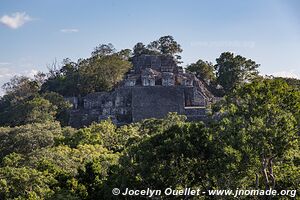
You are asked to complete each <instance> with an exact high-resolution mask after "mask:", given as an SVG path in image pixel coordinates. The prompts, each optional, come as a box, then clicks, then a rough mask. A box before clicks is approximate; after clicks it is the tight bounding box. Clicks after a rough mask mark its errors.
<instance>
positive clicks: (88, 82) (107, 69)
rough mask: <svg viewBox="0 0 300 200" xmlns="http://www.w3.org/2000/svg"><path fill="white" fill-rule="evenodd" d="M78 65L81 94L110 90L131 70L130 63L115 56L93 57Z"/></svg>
mask: <svg viewBox="0 0 300 200" xmlns="http://www.w3.org/2000/svg"><path fill="white" fill-rule="evenodd" d="M79 65H80V69H79V73H80V77H81V83H80V89H81V93H82V94H88V93H92V92H99V91H109V90H111V89H112V88H113V87H114V86H116V85H117V83H118V82H120V81H121V80H122V79H123V77H124V75H125V73H126V72H127V71H128V70H129V69H130V68H131V64H130V62H128V61H127V60H124V59H123V58H122V57H120V56H119V55H117V54H113V55H106V56H94V57H91V58H89V59H86V60H83V61H81V62H80V63H79Z"/></svg>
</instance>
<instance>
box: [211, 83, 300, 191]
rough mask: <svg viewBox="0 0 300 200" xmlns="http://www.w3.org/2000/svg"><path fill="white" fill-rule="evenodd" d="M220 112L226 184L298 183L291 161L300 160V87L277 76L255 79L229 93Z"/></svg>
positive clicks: (218, 130)
mask: <svg viewBox="0 0 300 200" xmlns="http://www.w3.org/2000/svg"><path fill="white" fill-rule="evenodd" d="M220 113H223V114H222V117H221V119H219V122H218V123H217V126H216V131H215V132H216V133H217V137H218V138H219V141H220V145H219V146H223V147H224V153H225V154H224V157H223V158H222V159H224V161H223V163H224V169H226V170H228V171H227V173H225V172H224V173H223V174H222V173H220V175H221V174H222V175H221V176H220V179H219V180H220V184H221V185H223V187H228V186H231V187H246V188H247V187H256V188H260V189H270V188H272V189H277V188H280V189H284V186H288V187H289V188H290V189H296V188H297V187H299V178H296V177H297V176H298V177H299V175H300V173H299V172H300V170H299V169H300V167H299V164H297V163H298V162H297V161H296V162H293V160H299V158H300V154H299V144H300V140H299V139H300V138H299V122H300V120H299V119H300V118H299V116H300V92H299V91H297V90H295V88H293V87H289V86H288V85H287V84H286V83H285V82H283V81H279V80H260V81H254V82H253V83H251V84H246V85H245V86H243V87H240V88H238V89H237V90H235V91H234V92H233V93H232V94H230V95H228V96H227V97H226V99H225V101H224V103H223V106H222V109H221V111H220ZM220 113H219V114H220ZM225 160H227V161H225ZM287 165H290V166H291V168H290V169H286V166H287ZM226 170H225V171H226ZM297 171H298V172H297ZM289 174H293V175H292V176H291V178H290V179H286V177H288V176H289Z"/></svg>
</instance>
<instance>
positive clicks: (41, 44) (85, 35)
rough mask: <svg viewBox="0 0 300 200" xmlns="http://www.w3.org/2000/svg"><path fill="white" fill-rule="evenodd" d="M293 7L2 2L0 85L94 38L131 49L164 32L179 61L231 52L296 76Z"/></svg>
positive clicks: (217, 2) (297, 27) (161, 0)
mask: <svg viewBox="0 0 300 200" xmlns="http://www.w3.org/2000/svg"><path fill="white" fill-rule="evenodd" d="M299 10H300V1H297V0H285V1H283V0H251V1H250V0H248V1H247V0H245V1H241V0H226V1H225V0H224V1H221V0H207V1H204V0H203V1H200V0H185V1H184V0H181V1H179V0H151V1H146V0H145V1H141V0H111V1H108V0H106V1H104V0H103V1H102V0H43V1H41V0H1V1H0V84H1V85H2V84H3V83H4V82H6V81H8V80H9V78H10V77H11V76H12V75H15V74H23V75H28V76H32V75H33V74H34V73H36V72H37V71H45V72H46V71H47V65H49V64H51V63H53V61H54V60H57V61H58V62H61V60H62V59H63V58H66V57H68V58H71V59H72V60H74V61H76V60H77V59H78V58H85V57H88V56H89V55H90V53H91V51H92V50H93V48H94V47H95V46H97V45H98V44H103V43H109V42H111V43H113V44H114V46H115V47H116V48H117V49H123V48H132V47H133V46H134V44H136V43H137V42H143V43H145V44H148V43H149V42H150V41H153V40H155V39H158V38H159V37H160V36H164V35H172V36H174V38H175V40H176V41H177V42H178V43H180V44H181V45H182V47H183V49H184V51H183V53H182V58H183V61H184V63H183V65H184V66H185V65H187V64H189V63H192V62H195V61H197V60H198V59H200V58H201V59H203V60H208V61H212V62H215V59H216V58H217V57H218V56H219V55H220V54H221V53H222V52H224V51H232V52H234V53H236V54H240V55H242V56H245V57H247V58H251V59H253V60H255V61H256V62H257V63H260V64H261V67H260V69H259V70H260V72H261V73H262V74H275V75H281V76H292V77H299V78H300V59H299V58H300V45H299V44H300V12H299Z"/></svg>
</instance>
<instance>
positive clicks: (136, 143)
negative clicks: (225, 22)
mask: <svg viewBox="0 0 300 200" xmlns="http://www.w3.org/2000/svg"><path fill="white" fill-rule="evenodd" d="M181 51H182V49H181V47H180V45H179V44H177V42H176V41H175V40H174V39H173V37H171V36H165V37H161V38H160V39H159V40H157V41H154V42H152V43H150V44H149V45H148V46H147V47H146V46H145V45H143V44H142V43H138V44H136V45H135V47H134V49H133V53H132V54H131V50H129V49H124V50H121V51H119V52H117V51H116V50H115V49H114V47H113V46H112V45H111V44H107V45H99V46H98V47H96V48H95V50H94V51H93V52H92V55H91V57H90V58H87V59H82V60H79V61H78V62H77V63H75V62H72V61H70V60H65V61H64V62H63V66H62V67H61V68H60V69H55V68H53V69H51V70H50V72H49V74H48V75H45V74H42V73H40V74H38V75H37V76H36V77H35V78H33V79H30V78H26V77H14V78H13V79H12V80H11V81H10V82H9V83H7V84H5V85H4V89H5V91H6V94H5V95H4V96H3V97H1V99H0V199H15V200H23V199H24V200H25V199H26V200H27V199H29V200H38V199H39V200H40V199H46V200H57V199H58V200H65V199H70V200H80V199H85V200H94V199H141V198H142V197H141V196H126V197H125V196H122V195H119V196H114V195H112V189H113V188H119V189H120V190H121V191H122V192H123V191H124V190H125V189H126V188H130V189H147V188H150V189H161V190H164V189H165V188H168V187H171V188H174V189H183V188H193V189H200V190H201V191H208V190H211V189H232V190H235V189H236V188H240V189H262V190H265V189H276V190H279V191H280V190H283V189H288V190H299V188H300V131H299V128H300V90H299V85H300V84H299V80H297V79H287V78H273V77H266V78H263V77H258V76H257V73H258V72H257V67H258V65H257V64H256V63H255V62H254V61H252V60H250V59H246V58H244V57H242V56H239V55H237V56H234V55H233V54H232V53H229V52H226V53H223V54H221V56H220V58H218V59H217V64H216V65H215V66H213V65H212V63H210V62H205V61H202V60H198V61H197V62H196V63H193V64H191V65H189V66H188V67H187V70H189V71H190V72H194V73H195V74H196V75H197V76H198V77H199V78H200V79H201V80H202V81H203V82H204V84H206V85H207V86H208V87H210V89H216V88H217V86H220V87H219V88H221V89H218V92H220V91H221V90H222V89H223V90H224V91H225V92H226V93H225V94H226V96H225V97H224V98H223V99H222V100H220V101H219V102H218V103H216V104H214V105H213V106H212V112H211V115H210V116H208V118H207V120H206V121H205V123H204V122H202V121H195V122H187V121H186V119H187V118H186V116H180V115H177V114H176V113H169V114H168V116H166V117H165V118H164V119H146V120H144V121H141V122H138V123H132V124H127V125H124V126H121V127H117V126H116V125H114V124H113V123H112V121H111V120H110V119H108V120H105V121H101V122H99V123H93V124H91V125H90V126H88V127H84V128H80V129H74V128H71V127H68V126H67V122H68V109H69V108H70V106H71V105H70V104H69V103H68V102H66V101H65V99H64V96H73V95H74V96H80V95H84V94H86V93H89V92H95V91H107V90H111V89H112V88H113V87H114V86H116V85H117V84H118V83H119V81H120V80H121V79H122V77H123V76H124V74H125V73H126V72H127V71H128V70H129V68H130V62H129V61H130V59H131V57H132V56H136V55H140V54H145V53H146V54H168V55H171V56H174V58H176V54H178V53H180V52H181ZM177 59H178V57H177ZM215 91H217V90H215ZM224 91H223V92H224ZM221 93H222V92H221ZM222 94H223V93H222ZM215 198H217V197H215V196H208V194H207V193H206V195H201V196H164V195H162V196H160V197H157V199H215ZM218 199H231V198H230V197H228V196H219V198H218ZM238 199H270V197H266V196H239V197H238ZM272 199H290V196H274V197H272ZM296 199H299V191H298V196H296Z"/></svg>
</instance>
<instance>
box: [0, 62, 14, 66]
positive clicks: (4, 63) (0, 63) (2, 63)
mask: <svg viewBox="0 0 300 200" xmlns="http://www.w3.org/2000/svg"><path fill="white" fill-rule="evenodd" d="M10 64H11V63H9V62H0V66H4V65H10Z"/></svg>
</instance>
